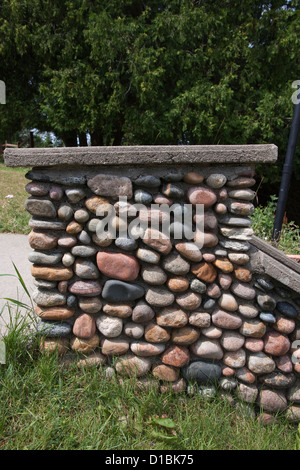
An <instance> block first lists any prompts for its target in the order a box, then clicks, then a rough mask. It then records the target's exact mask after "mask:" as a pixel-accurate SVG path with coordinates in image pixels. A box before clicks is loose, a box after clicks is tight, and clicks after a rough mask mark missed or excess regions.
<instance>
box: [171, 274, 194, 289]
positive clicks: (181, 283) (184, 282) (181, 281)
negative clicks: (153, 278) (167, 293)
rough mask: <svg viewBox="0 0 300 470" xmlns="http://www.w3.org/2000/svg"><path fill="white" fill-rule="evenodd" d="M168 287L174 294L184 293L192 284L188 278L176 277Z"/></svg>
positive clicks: (172, 278)
mask: <svg viewBox="0 0 300 470" xmlns="http://www.w3.org/2000/svg"><path fill="white" fill-rule="evenodd" d="M167 286H168V288H169V289H170V290H171V291H173V292H184V291H186V290H187V289H188V288H189V286H190V284H189V281H188V279H187V278H186V277H183V276H176V277H171V278H170V279H169V280H168V282H167Z"/></svg>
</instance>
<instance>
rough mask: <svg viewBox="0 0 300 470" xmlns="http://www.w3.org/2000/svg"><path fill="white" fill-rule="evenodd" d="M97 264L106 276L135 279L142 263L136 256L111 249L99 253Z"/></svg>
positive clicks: (128, 279)
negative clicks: (110, 250)
mask: <svg viewBox="0 0 300 470" xmlns="http://www.w3.org/2000/svg"><path fill="white" fill-rule="evenodd" d="M97 265H98V268H99V270H100V271H101V272H102V273H103V274H104V275H105V276H108V277H110V278H112V279H119V280H121V281H134V280H135V279H136V278H137V276H138V274H139V270H140V265H139V263H138V261H137V259H136V258H135V257H134V256H132V255H124V254H123V253H113V252H109V251H99V252H98V253H97Z"/></svg>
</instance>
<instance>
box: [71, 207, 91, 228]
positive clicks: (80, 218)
mask: <svg viewBox="0 0 300 470" xmlns="http://www.w3.org/2000/svg"><path fill="white" fill-rule="evenodd" d="M89 218H90V216H89V213H88V211H87V210H86V209H78V210H77V211H76V212H75V214H74V219H75V220H76V221H77V222H79V223H80V224H84V223H85V222H87V221H88V220H89Z"/></svg>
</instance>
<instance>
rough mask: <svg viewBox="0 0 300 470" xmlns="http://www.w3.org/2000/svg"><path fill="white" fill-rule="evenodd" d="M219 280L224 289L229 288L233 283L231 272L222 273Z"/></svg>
mask: <svg viewBox="0 0 300 470" xmlns="http://www.w3.org/2000/svg"><path fill="white" fill-rule="evenodd" d="M218 280H219V283H220V286H221V288H222V289H223V290H228V289H229V288H230V286H231V284H232V277H231V276H230V275H229V274H224V273H220V274H219V275H218Z"/></svg>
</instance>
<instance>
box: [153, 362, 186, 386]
mask: <svg viewBox="0 0 300 470" xmlns="http://www.w3.org/2000/svg"><path fill="white" fill-rule="evenodd" d="M152 373H153V375H154V377H156V378H157V379H159V380H163V381H165V382H175V381H176V380H178V378H179V373H180V370H179V369H175V368H174V367H172V366H167V365H165V364H160V365H157V366H155V367H153V369H152Z"/></svg>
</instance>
